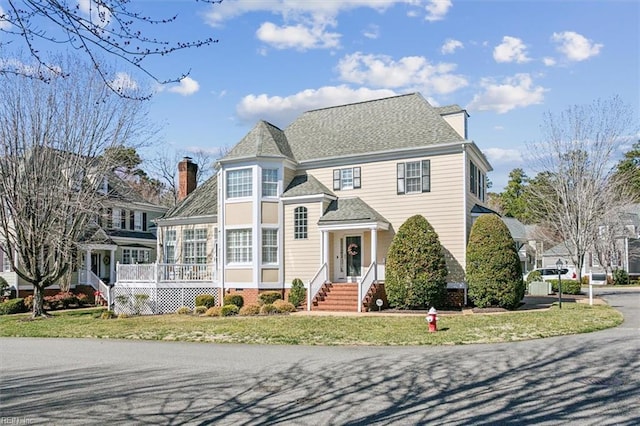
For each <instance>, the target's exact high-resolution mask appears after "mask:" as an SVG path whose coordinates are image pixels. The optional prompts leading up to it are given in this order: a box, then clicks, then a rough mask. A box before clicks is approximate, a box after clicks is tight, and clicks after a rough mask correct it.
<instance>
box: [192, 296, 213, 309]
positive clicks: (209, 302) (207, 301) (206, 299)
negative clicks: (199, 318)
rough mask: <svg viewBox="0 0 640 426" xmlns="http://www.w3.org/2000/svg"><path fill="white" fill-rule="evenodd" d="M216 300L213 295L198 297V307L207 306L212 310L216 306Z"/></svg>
mask: <svg viewBox="0 0 640 426" xmlns="http://www.w3.org/2000/svg"><path fill="white" fill-rule="evenodd" d="M215 304H216V298H215V297H213V295H211V294H200V295H198V296H196V306H206V307H207V308H211V307H213V306H215Z"/></svg>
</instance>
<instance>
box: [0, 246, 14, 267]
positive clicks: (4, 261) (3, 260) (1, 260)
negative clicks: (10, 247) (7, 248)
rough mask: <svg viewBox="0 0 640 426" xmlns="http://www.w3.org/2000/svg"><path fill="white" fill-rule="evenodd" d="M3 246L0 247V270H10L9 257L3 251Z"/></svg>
mask: <svg viewBox="0 0 640 426" xmlns="http://www.w3.org/2000/svg"><path fill="white" fill-rule="evenodd" d="M3 248H4V247H0V272H10V271H11V259H9V256H7V254H6V253H5V252H4V251H3Z"/></svg>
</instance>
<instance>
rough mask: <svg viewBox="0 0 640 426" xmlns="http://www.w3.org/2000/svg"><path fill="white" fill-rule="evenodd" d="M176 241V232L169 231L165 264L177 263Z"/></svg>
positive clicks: (165, 247) (165, 248)
mask: <svg viewBox="0 0 640 426" xmlns="http://www.w3.org/2000/svg"><path fill="white" fill-rule="evenodd" d="M176 239H177V233H176V231H175V230H169V231H167V232H166V233H165V238H164V263H176Z"/></svg>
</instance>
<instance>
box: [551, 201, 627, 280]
mask: <svg viewBox="0 0 640 426" xmlns="http://www.w3.org/2000/svg"><path fill="white" fill-rule="evenodd" d="M595 245H596V246H595V247H592V248H591V249H590V250H587V252H586V253H585V260H584V265H583V268H582V275H583V276H584V275H588V274H590V273H593V274H606V273H611V272H612V270H615V269H624V270H625V271H627V272H629V274H630V275H632V276H634V277H637V276H640V205H638V204H634V205H632V206H630V207H629V208H628V209H626V211H624V212H622V213H620V214H618V215H615V216H614V220H611V223H609V224H605V225H601V226H600V227H599V229H598V236H597V239H596V244H595ZM573 251H574V249H573V245H572V244H571V243H569V242H567V243H565V242H561V243H559V244H557V245H555V246H553V247H551V248H550V249H548V250H545V251H544V253H543V255H542V266H543V267H547V266H549V267H550V266H555V265H556V262H557V261H558V259H560V260H562V261H563V262H564V263H565V264H566V265H568V266H569V267H575V265H574V262H573V260H572V259H571V257H572V256H571V252H573Z"/></svg>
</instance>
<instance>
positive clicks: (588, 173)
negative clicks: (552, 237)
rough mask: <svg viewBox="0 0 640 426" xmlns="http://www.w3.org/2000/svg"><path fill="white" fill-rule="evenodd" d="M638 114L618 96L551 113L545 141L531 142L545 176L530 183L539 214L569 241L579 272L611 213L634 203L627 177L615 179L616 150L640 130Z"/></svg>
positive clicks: (532, 149)
mask: <svg viewBox="0 0 640 426" xmlns="http://www.w3.org/2000/svg"><path fill="white" fill-rule="evenodd" d="M632 117H633V114H632V110H631V108H630V107H629V106H627V105H624V104H623V103H622V101H621V100H620V99H619V98H617V97H614V98H612V99H610V100H606V101H596V102H594V103H593V104H591V105H586V106H573V107H571V108H569V109H567V110H566V111H564V112H562V113H560V114H557V115H555V114H551V113H548V114H547V115H546V116H545V120H544V123H543V125H542V130H543V134H544V138H543V140H542V141H540V142H539V143H536V144H533V145H532V146H530V148H531V149H530V151H531V152H532V153H535V154H533V155H532V157H533V158H534V164H535V166H536V167H537V168H538V170H537V171H539V172H541V173H542V174H543V175H542V176H544V177H545V178H544V179H543V180H542V182H543V184H540V185H536V186H530V190H531V192H532V196H533V197H534V199H535V201H534V202H533V203H532V207H533V208H534V209H535V212H534V215H535V217H538V218H543V220H544V222H545V225H546V226H548V227H549V228H550V229H551V230H552V231H554V232H555V233H557V234H558V235H559V236H560V237H561V238H562V239H563V240H564V241H565V244H566V246H567V249H568V250H569V252H570V253H571V258H572V261H573V262H574V264H575V265H576V267H577V269H578V273H579V274H581V271H582V268H583V265H584V260H585V254H586V253H587V251H588V250H590V249H592V248H593V247H594V244H595V242H596V238H597V235H598V230H599V226H601V225H602V224H603V223H604V222H605V217H606V214H607V212H609V211H619V210H622V209H623V208H624V207H625V206H627V205H629V204H630V203H633V202H634V199H633V198H632V197H631V195H630V191H628V190H627V189H625V185H626V182H624V181H621V180H617V179H615V178H614V175H615V163H614V162H615V160H616V158H615V155H616V153H617V152H618V151H619V149H620V147H621V145H623V144H626V143H628V142H629V140H630V138H631V136H632V135H635V130H634V126H635V124H634V122H633V118H632ZM539 176H541V174H539Z"/></svg>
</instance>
